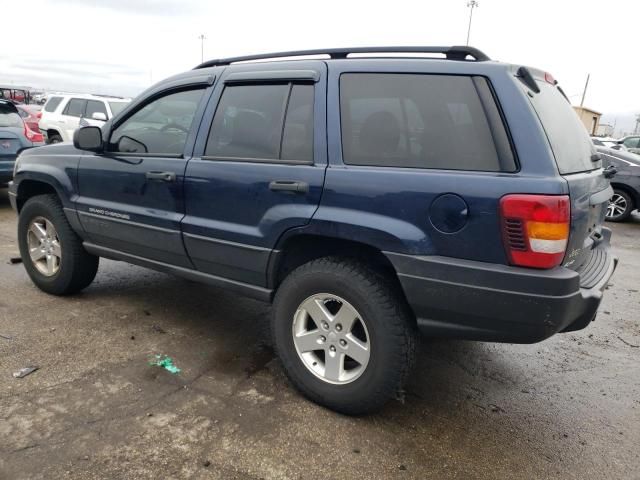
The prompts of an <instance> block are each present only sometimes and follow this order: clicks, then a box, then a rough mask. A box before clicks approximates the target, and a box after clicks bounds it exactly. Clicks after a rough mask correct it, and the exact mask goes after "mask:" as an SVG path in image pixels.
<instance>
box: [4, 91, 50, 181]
mask: <svg viewBox="0 0 640 480" xmlns="http://www.w3.org/2000/svg"><path fill="white" fill-rule="evenodd" d="M38 137H39V138H38ZM38 145H44V143H43V142H42V136H41V135H40V134H39V133H35V132H32V131H31V130H29V128H28V127H27V125H26V124H25V123H24V122H23V121H22V118H21V117H20V114H19V112H18V109H17V108H16V106H15V105H14V104H13V102H11V101H8V100H0V185H6V184H7V183H8V182H9V181H10V180H11V179H12V178H13V167H14V163H15V159H16V156H17V155H18V154H19V153H20V152H22V151H23V150H24V149H26V148H30V147H36V146H38Z"/></svg>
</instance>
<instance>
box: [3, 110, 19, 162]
mask: <svg viewBox="0 0 640 480" xmlns="http://www.w3.org/2000/svg"><path fill="white" fill-rule="evenodd" d="M23 132H24V124H23V123H22V118H21V117H20V114H19V113H18V109H17V108H16V107H15V105H13V104H12V103H10V102H6V101H0V159H2V160H6V159H7V158H11V159H13V158H15V156H16V153H18V151H19V150H20V149H21V148H22V147H23V145H22V140H21V138H22V137H21V135H23Z"/></svg>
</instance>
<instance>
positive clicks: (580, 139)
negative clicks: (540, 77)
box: [531, 82, 600, 174]
mask: <svg viewBox="0 0 640 480" xmlns="http://www.w3.org/2000/svg"><path fill="white" fill-rule="evenodd" d="M538 86H539V87H540V93H538V94H536V95H534V96H533V98H531V103H532V104H533V108H534V109H535V111H536V113H537V114H538V118H539V119H540V122H541V123H542V127H543V128H544V131H545V133H546V134H547V138H548V139H549V143H550V144H551V149H552V150H553V154H554V156H555V158H556V164H557V165H558V171H559V172H560V173H562V174H569V173H578V172H585V171H588V170H595V169H596V168H599V167H600V162H592V161H591V156H592V155H593V154H594V153H595V147H594V146H593V143H592V142H591V139H590V137H589V134H588V132H587V129H586V128H585V127H584V125H583V124H582V122H581V121H580V119H579V118H578V115H577V114H576V112H575V111H574V110H573V107H571V104H570V103H569V102H568V101H567V99H566V98H565V97H564V95H562V93H561V92H560V90H559V89H558V87H556V86H554V85H551V84H550V83H547V82H538Z"/></svg>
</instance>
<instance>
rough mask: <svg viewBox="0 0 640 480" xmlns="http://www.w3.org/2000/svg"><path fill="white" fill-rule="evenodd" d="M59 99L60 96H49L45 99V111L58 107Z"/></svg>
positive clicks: (52, 110) (60, 98)
mask: <svg viewBox="0 0 640 480" xmlns="http://www.w3.org/2000/svg"><path fill="white" fill-rule="evenodd" d="M61 101H62V97H50V98H49V100H47V104H46V105H45V106H44V110H45V112H54V111H55V110H56V108H58V105H60V102H61Z"/></svg>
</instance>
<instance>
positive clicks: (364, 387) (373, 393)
mask: <svg viewBox="0 0 640 480" xmlns="http://www.w3.org/2000/svg"><path fill="white" fill-rule="evenodd" d="M414 323H415V322H414V321H413V319H412V316H411V314H410V312H409V309H408V306H407V305H406V302H405V300H404V298H402V296H401V295H400V294H399V293H398V291H397V289H396V288H395V287H394V285H393V284H391V283H390V282H388V281H387V279H385V278H384V277H382V276H381V275H379V274H378V273H376V272H374V271H373V270H371V269H369V268H368V267H367V266H365V265H364V264H362V263H359V262H356V261H354V260H351V259H346V258H339V257H327V258H322V259H319V260H314V261H312V262H310V263H307V264H305V265H303V266H301V267H299V268H298V269H296V270H295V271H293V272H292V273H291V274H290V275H289V276H288V277H287V278H286V279H285V280H284V282H283V283H282V285H281V286H280V288H279V289H278V292H277V294H276V298H275V301H274V308H273V318H272V333H273V339H274V342H275V347H276V350H277V352H278V354H279V356H280V359H281V360H282V363H283V366H284V369H285V372H286V374H287V376H288V377H289V379H290V380H291V382H292V383H293V384H294V386H295V387H296V388H298V389H299V390H300V391H301V392H302V393H303V394H304V395H306V396H307V397H308V398H310V399H311V400H313V401H314V402H316V403H319V404H321V405H324V406H326V407H329V408H331V409H333V410H336V411H339V412H342V413H346V414H351V415H359V414H365V413H369V412H373V411H375V410H378V409H379V408H381V407H382V406H383V405H384V404H385V403H386V402H387V401H388V400H389V399H390V398H392V397H394V396H396V395H397V393H398V392H399V391H400V390H401V389H402V387H403V386H404V382H405V380H406V379H407V376H408V374H409V371H410V368H411V366H412V364H413V361H414V356H415V345H416V337H415V335H416V334H415V327H414Z"/></svg>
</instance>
